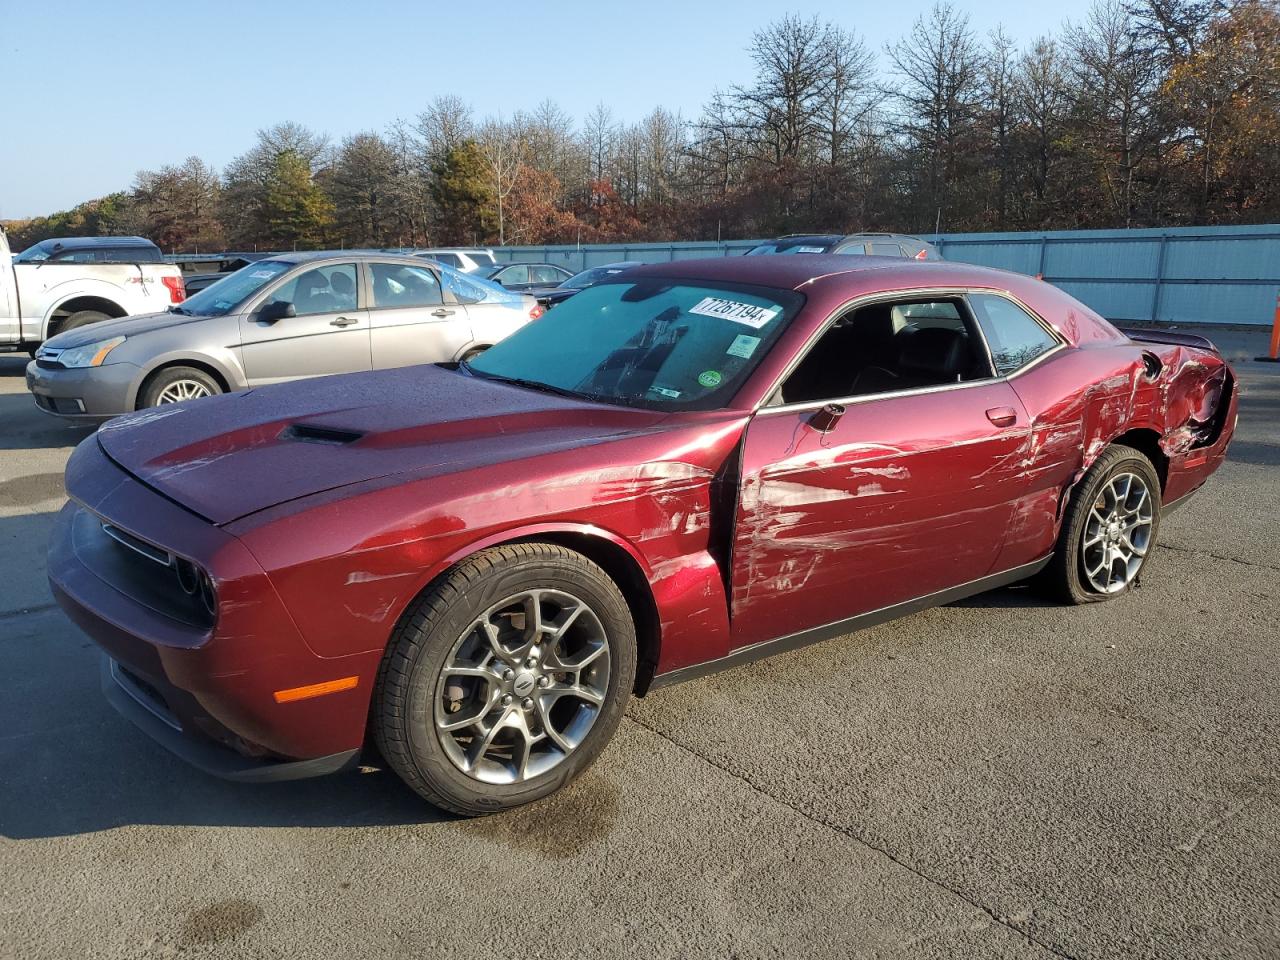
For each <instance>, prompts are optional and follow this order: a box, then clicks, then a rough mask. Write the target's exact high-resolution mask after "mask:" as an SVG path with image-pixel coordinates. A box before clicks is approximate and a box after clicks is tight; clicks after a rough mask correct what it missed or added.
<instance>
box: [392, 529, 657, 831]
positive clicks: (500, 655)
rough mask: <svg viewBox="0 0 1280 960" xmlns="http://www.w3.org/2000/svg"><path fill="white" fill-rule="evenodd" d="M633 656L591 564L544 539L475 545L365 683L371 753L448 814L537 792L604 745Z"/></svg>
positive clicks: (626, 613)
mask: <svg viewBox="0 0 1280 960" xmlns="http://www.w3.org/2000/svg"><path fill="white" fill-rule="evenodd" d="M636 659H637V647H636V636H635V626H634V624H633V622H632V618H631V611H630V610H629V609H628V607H627V603H626V600H625V599H624V598H623V595H622V592H621V591H620V590H619V589H618V586H617V584H616V583H614V581H613V580H612V579H611V578H610V577H609V575H608V574H606V573H605V572H604V570H602V569H601V568H600V567H599V566H597V565H596V564H595V563H593V562H592V561H591V560H589V559H587V558H586V557H584V556H582V555H581V554H579V553H576V552H574V551H572V550H567V549H565V548H564V547H561V546H558V545H556V544H550V543H515V544H508V545H507V546H504V547H495V548H492V549H489V550H484V551H481V552H480V553H478V554H476V555H475V556H473V557H471V558H470V559H468V560H466V561H464V562H463V563H461V564H459V565H458V566H457V567H455V568H454V569H453V570H452V571H451V572H450V573H448V574H447V575H446V576H444V577H443V578H442V579H441V580H439V581H437V582H436V583H434V584H433V585H432V586H430V587H428V588H427V590H426V591H425V592H424V593H423V594H422V596H420V597H419V598H418V600H417V601H416V602H415V603H414V604H412V605H411V606H410V607H409V609H408V610H407V611H406V612H405V614H404V616H403V617H402V618H401V621H400V625H399V626H398V627H397V629H396V633H395V635H394V636H393V637H392V641H391V644H390V645H389V647H388V649H387V653H386V655H385V656H384V657H383V661H382V666H381V668H380V670H379V674H378V680H377V686H376V690H375V692H374V705H373V726H374V734H375V737H376V740H377V744H378V748H379V750H380V751H381V753H382V755H383V756H384V757H385V758H386V760H387V762H388V764H389V765H390V766H391V767H392V768H393V769H394V770H395V771H396V773H398V774H399V775H400V776H401V778H402V779H404V781H405V782H406V783H408V784H409V785H410V786H411V787H412V788H413V789H414V790H416V791H417V792H418V793H420V794H421V795H422V796H423V797H425V798H426V799H427V800H429V801H431V802H432V803H434V804H436V805H437V806H439V807H443V808H444V809H446V810H452V811H454V812H455V813H461V814H466V815H477V814H486V813H494V812H496V811H498V810H503V809H507V808H509V807H514V806H517V805H519V804H523V803H528V802H530V801H532V800H537V799H539V798H540V797H543V796H546V795H547V794H549V793H551V792H552V791H554V790H556V789H558V788H559V787H561V786H563V785H564V784H565V783H567V782H568V781H569V780H571V779H572V778H573V777H575V776H576V775H577V774H579V773H581V772H582V770H584V769H585V768H586V767H587V766H588V765H589V764H590V763H591V762H592V761H593V760H594V759H595V757H596V756H597V755H598V754H599V753H600V751H601V750H602V749H603V748H604V746H605V744H606V743H607V742H608V741H609V738H610V737H611V736H612V735H613V732H614V730H615V729H616V728H617V725H618V722H619V721H620V720H621V719H622V713H623V710H624V709H625V708H626V704H627V700H628V699H629V697H630V695H631V689H632V687H633V686H634V685H635V673H636Z"/></svg>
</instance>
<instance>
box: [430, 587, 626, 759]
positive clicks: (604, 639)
mask: <svg viewBox="0 0 1280 960" xmlns="http://www.w3.org/2000/svg"><path fill="white" fill-rule="evenodd" d="M610 670H611V657H610V649H609V638H608V636H607V635H606V633H605V630H604V627H603V625H602V624H601V622H600V618H599V617H598V616H597V615H596V613H595V611H593V610H592V609H591V607H590V606H588V605H587V603H586V602H585V601H583V600H582V599H581V598H579V597H576V596H574V595H573V594H571V593H567V592H565V591H562V590H526V591H523V592H521V593H518V594H515V595H514V596H511V597H508V598H506V599H505V600H502V601H501V602H499V603H496V604H494V605H493V606H492V607H490V608H489V609H488V610H486V611H485V612H484V613H482V614H481V615H480V616H479V617H477V618H476V619H475V620H473V621H472V622H471V624H470V626H469V627H468V628H467V629H466V631H464V633H463V635H462V637H461V638H459V640H458V641H457V642H456V643H455V644H454V647H453V649H452V650H451V651H450V653H449V656H448V658H447V659H446V660H445V666H444V669H443V670H441V672H440V677H439V680H438V681H437V684H436V694H435V708H434V722H435V731H436V735H437V736H438V737H439V739H440V743H441V745H442V746H443V747H444V750H445V753H446V754H447V755H448V757H449V759H450V760H451V761H452V762H453V764H454V766H456V767H457V768H458V769H459V770H461V771H462V772H463V773H465V774H467V775H468V776H470V777H472V778H474V779H476V780H480V781H483V782H485V783H496V784H512V783H521V782H523V781H526V780H530V779H532V778H534V777H537V776H540V775H542V774H544V773H547V772H548V771H549V770H551V769H553V768H554V767H556V766H558V765H559V764H560V763H562V762H563V761H564V760H565V759H566V758H567V757H568V756H569V755H570V754H572V753H573V751H574V750H576V749H577V748H578V746H579V745H580V744H581V743H582V741H583V740H584V739H585V738H586V736H587V733H588V732H589V731H590V729H591V727H592V726H593V725H594V724H595V722H596V719H597V717H599V715H600V711H601V708H602V706H603V704H604V702H605V697H606V694H607V693H608V690H609V675H610Z"/></svg>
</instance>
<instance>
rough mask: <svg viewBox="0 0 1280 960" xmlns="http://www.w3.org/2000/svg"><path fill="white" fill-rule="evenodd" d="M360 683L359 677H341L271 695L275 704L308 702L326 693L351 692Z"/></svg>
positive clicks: (279, 691) (278, 691)
mask: <svg viewBox="0 0 1280 960" xmlns="http://www.w3.org/2000/svg"><path fill="white" fill-rule="evenodd" d="M359 682H360V678H359V677H343V678H342V679H341V680H326V681H325V682H324V683H309V684H307V685H306V686H305V687H290V688H289V689H288V690H277V691H276V692H275V693H273V694H272V696H273V697H275V698H276V703H292V702H293V701H294V700H310V699H311V698H312V697H323V696H324V695H325V694H326V693H340V692H341V691H343V690H352V689H354V688H355V686H356V684H358V683H359Z"/></svg>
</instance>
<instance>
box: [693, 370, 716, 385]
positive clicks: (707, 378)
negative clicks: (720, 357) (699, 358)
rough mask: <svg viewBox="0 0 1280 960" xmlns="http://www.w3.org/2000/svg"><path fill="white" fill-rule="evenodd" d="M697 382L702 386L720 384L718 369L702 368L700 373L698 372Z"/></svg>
mask: <svg viewBox="0 0 1280 960" xmlns="http://www.w3.org/2000/svg"><path fill="white" fill-rule="evenodd" d="M698 383H700V384H702V385H703V386H704V387H718V386H720V371H719V370H703V371H702V372H701V373H700V374H698Z"/></svg>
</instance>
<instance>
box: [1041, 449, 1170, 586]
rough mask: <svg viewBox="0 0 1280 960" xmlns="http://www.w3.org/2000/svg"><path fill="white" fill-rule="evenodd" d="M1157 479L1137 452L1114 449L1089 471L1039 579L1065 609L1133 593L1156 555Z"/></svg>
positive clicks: (1157, 526)
mask: <svg viewBox="0 0 1280 960" xmlns="http://www.w3.org/2000/svg"><path fill="white" fill-rule="evenodd" d="M1159 529H1160V478H1159V476H1158V475H1157V474H1156V470H1155V467H1153V466H1152V465H1151V461H1150V460H1148V459H1147V458H1146V456H1145V455H1144V454H1142V453H1141V452H1140V451H1138V450H1134V449H1133V448H1131V447H1125V446H1119V445H1117V446H1113V447H1111V448H1109V449H1108V450H1106V451H1105V452H1104V453H1103V454H1102V456H1100V457H1099V458H1098V459H1097V461H1096V462H1095V463H1094V464H1093V466H1092V467H1090V468H1089V470H1088V472H1087V473H1086V474H1085V475H1084V478H1083V479H1082V480H1081V481H1080V484H1079V485H1078V487H1077V488H1076V491H1075V493H1074V494H1073V495H1072V497H1071V502H1070V503H1069V504H1068V506H1067V512H1066V515H1065V516H1064V517H1063V521H1062V533H1061V535H1060V536H1059V538H1058V549H1057V552H1056V553H1055V554H1054V556H1053V560H1052V561H1050V563H1049V566H1048V567H1047V568H1046V569H1045V571H1044V574H1043V576H1042V582H1043V583H1044V585H1045V586H1046V587H1047V588H1048V589H1049V590H1050V591H1051V592H1052V593H1054V594H1055V595H1057V596H1058V597H1059V598H1060V599H1062V600H1065V601H1067V602H1069V603H1094V602H1097V601H1099V600H1110V599H1112V598H1113V597H1117V596H1119V595H1121V594H1123V593H1127V592H1129V591H1130V590H1132V589H1133V588H1134V587H1135V586H1136V585H1137V583H1138V578H1139V577H1140V576H1141V574H1142V572H1143V570H1144V569H1145V567H1146V565H1147V562H1148V560H1149V559H1150V557H1151V552H1152V551H1153V550H1154V549H1155V545H1156V535H1157V533H1158V532H1159Z"/></svg>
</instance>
